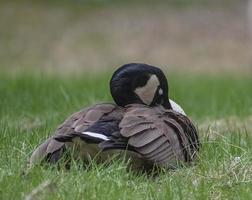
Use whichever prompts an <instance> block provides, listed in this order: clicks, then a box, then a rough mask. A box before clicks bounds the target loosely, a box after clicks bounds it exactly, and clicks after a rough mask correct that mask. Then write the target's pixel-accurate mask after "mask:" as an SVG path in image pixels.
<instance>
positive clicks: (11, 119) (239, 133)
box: [0, 74, 252, 199]
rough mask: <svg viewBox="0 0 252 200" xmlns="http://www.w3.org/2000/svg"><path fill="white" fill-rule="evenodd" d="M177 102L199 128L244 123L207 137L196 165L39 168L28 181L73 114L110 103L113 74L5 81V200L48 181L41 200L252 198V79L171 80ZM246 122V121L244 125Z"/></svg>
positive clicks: (1, 194) (1, 139)
mask: <svg viewBox="0 0 252 200" xmlns="http://www.w3.org/2000/svg"><path fill="white" fill-rule="evenodd" d="M168 78H169V84H170V93H171V97H172V99H174V100H175V101H177V102H179V104H181V105H183V107H184V109H185V110H186V112H187V113H188V115H189V116H191V117H192V118H193V119H194V121H195V122H196V124H198V125H200V124H201V123H204V122H205V121H206V120H210V121H214V120H215V119H227V118H229V117H230V116H235V117H236V118H237V119H239V120H240V121H241V122H242V123H241V125H240V126H238V125H237V126H236V125H232V126H230V127H227V128H226V129H223V130H217V133H215V134H214V135H212V134H213V132H211V130H210V128H209V129H207V130H201V131H200V137H201V142H202V149H201V151H200V155H199V161H198V162H197V164H196V165H195V166H191V167H187V168H182V169H178V170H174V171H163V172H162V173H161V174H160V175H159V176H157V177H155V178H151V177H148V176H146V175H144V174H142V175H135V174H133V173H132V172H128V171H127V170H126V166H125V164H124V163H122V162H120V161H115V162H114V163H112V164H111V165H109V166H103V165H97V164H95V163H93V164H92V165H91V166H89V167H87V168H85V169H83V168H80V167H79V165H80V164H79V163H74V164H73V166H72V169H71V171H67V172H66V171H64V170H56V169H53V168H50V167H49V168H48V167H47V168H45V167H39V166H38V167H35V168H33V169H32V170H31V171H30V172H29V173H28V174H26V175H22V173H23V171H24V170H25V168H26V161H27V159H28V158H29V155H30V153H31V152H32V151H33V150H34V148H35V147H36V145H37V144H38V143H40V142H42V141H43V140H44V139H45V138H47V137H48V135H50V133H52V132H53V130H55V128H56V127H57V125H58V124H59V123H61V122H62V121H63V120H64V119H65V118H66V117H67V116H68V115H69V114H71V113H73V112H74V111H77V110H79V109H80V108H82V107H84V106H87V105H91V104H94V103H97V102H104V101H105V102H109V101H111V97H110V95H109V90H108V87H107V85H108V80H109V75H108V74H100V75H87V74H82V75H79V76H75V77H70V76H69V77H56V76H54V75H50V76H42V75H41V76H39V75H34V74H30V75H29V74H19V75H16V76H10V75H6V74H1V75H0V100H1V101H0V127H1V129H0V130H1V134H0V154H1V158H0V199H24V198H25V197H26V196H27V195H28V194H29V193H30V192H31V191H32V190H33V189H34V188H36V187H37V186H39V185H40V184H42V183H45V182H46V181H49V185H48V186H45V187H44V188H42V192H41V194H40V196H36V198H37V199H252V135H251V132H250V130H251V124H247V125H245V121H246V120H247V119H248V118H249V117H251V114H252V105H251V102H252V94H251V89H252V80H251V78H249V77H247V78H244V77H233V76H218V77H214V76H203V77H202V76H199V75H186V76H182V75H179V74H170V75H168ZM243 122H244V123H243Z"/></svg>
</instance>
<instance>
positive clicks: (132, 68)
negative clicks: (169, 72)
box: [30, 63, 199, 169]
mask: <svg viewBox="0 0 252 200" xmlns="http://www.w3.org/2000/svg"><path fill="white" fill-rule="evenodd" d="M110 89H111V94H112V97H113V99H114V100H115V102H116V103H117V105H116V104H97V105H94V106H92V107H89V108H86V109H83V110H81V111H79V112H77V113H75V114H73V115H72V116H70V117H69V118H68V119H67V120H66V121H65V122H64V123H63V124H62V125H60V126H59V127H58V129H57V130H56V131H55V133H54V135H53V136H51V137H50V138H49V139H47V140H46V141H45V142H44V143H42V144H41V145H40V146H39V147H38V148H37V149H36V150H35V151H34V152H33V154H32V156H31V158H30V163H31V165H34V164H36V163H40V162H41V161H42V160H44V161H47V162H49V163H56V162H57V161H58V160H59V159H61V158H62V157H63V155H64V152H65V151H66V150H68V149H72V148H73V149H74V157H76V158H78V159H82V160H84V161H86V162H89V161H90V159H95V160H96V161H101V162H104V161H107V160H109V159H110V158H111V157H113V155H116V154H118V153H119V154H120V155H121V153H122V154H123V155H125V156H126V158H130V159H131V164H132V166H133V168H135V169H139V168H140V169H143V168H149V167H151V168H152V167H153V166H154V165H157V166H161V167H166V168H174V167H177V166H178V165H179V163H181V162H182V163H190V162H191V161H193V160H194V159H195V158H196V154H197V152H198V150H199V140H198V135H197V130H196V128H195V126H194V125H193V123H192V122H191V121H190V120H189V118H188V117H187V116H186V115H185V113H184V111H183V109H182V108H181V107H180V106H179V105H177V104H176V103H175V102H173V101H171V100H170V99H169V98H168V82H167V80H166V77H165V75H164V74H163V72H162V71H161V70H160V69H159V68H156V67H153V66H149V65H146V64H139V63H132V64H127V65H124V66H122V67H121V68H119V69H118V70H117V71H116V72H115V73H114V74H113V76H112V79H111V81H110ZM150 90H152V91H150ZM175 110H176V111H175Z"/></svg>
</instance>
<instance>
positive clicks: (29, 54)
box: [0, 0, 252, 75]
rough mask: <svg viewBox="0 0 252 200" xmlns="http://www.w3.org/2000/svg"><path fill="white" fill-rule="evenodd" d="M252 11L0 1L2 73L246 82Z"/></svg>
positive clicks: (170, 4) (173, 0)
mask: <svg viewBox="0 0 252 200" xmlns="http://www.w3.org/2000/svg"><path fill="white" fill-rule="evenodd" d="M249 10H250V9H249V0H240V1H237V0H191V1H189V0H187V1H186V0H170V1H164V0H156V1H151V0H147V1H143V0H138V1H133V0H130V1H122V0H72V1H70V0H61V1H59V0H55V1H49V0H45V1H39V0H35V1H31V0H28V1H21V0H20V1H18V0H13V1H0V72H6V71H7V72H11V73H13V72H19V71H26V70H29V71H35V72H45V73H55V72H56V73H63V74H69V73H70V74H72V73H80V72H86V71H88V72H97V71H99V72H100V71H107V70H108V69H111V70H112V69H115V68H117V67H118V66H120V65H122V64H124V63H128V62H145V63H149V64H153V65H157V66H160V67H161V68H162V69H164V70H167V71H183V72H186V73H187V72H188V71H189V72H192V73H195V72H197V73H198V72H200V73H220V72H225V73H233V74H236V75H237V74H246V75H248V74H252V73H251V72H252V67H251V66H252V59H251V40H250V33H249V30H250V28H249V27H250V19H249V16H250V14H249V13H250V11H249ZM251 10H252V9H251ZM251 17H252V15H251Z"/></svg>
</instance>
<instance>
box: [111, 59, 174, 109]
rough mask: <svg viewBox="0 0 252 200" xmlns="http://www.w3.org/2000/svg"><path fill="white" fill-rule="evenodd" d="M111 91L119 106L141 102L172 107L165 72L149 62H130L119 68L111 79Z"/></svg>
mask: <svg viewBox="0 0 252 200" xmlns="http://www.w3.org/2000/svg"><path fill="white" fill-rule="evenodd" d="M110 92H111V95H112V97H113V99H114V101H115V102H116V104H117V105H119V106H126V105H128V104H132V103H140V104H146V105H149V106H155V105H163V106H164V107H165V108H167V109H170V108H171V105H170V103H169V100H168V82H167V79H166V77H165V75H164V73H163V72H162V71H161V70H160V69H159V68H157V67H154V66H150V65H147V64H142V63H130V64H126V65H123V66H121V67H120V68H119V69H117V70H116V71H115V72H114V74H113V76H112V78H111V80H110Z"/></svg>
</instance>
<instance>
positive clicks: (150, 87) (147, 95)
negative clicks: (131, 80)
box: [134, 75, 163, 105]
mask: <svg viewBox="0 0 252 200" xmlns="http://www.w3.org/2000/svg"><path fill="white" fill-rule="evenodd" d="M159 85H160V82H159V80H158V78H157V76H156V75H151V76H150V78H149V80H148V81H147V83H146V85H144V86H143V87H139V88H136V89H135V91H134V92H135V93H136V94H137V95H138V97H139V98H140V99H141V100H142V101H143V102H144V103H145V104H147V105H150V104H151V102H152V101H153V98H154V96H155V93H156V90H157V88H158V86H159ZM162 92H163V91H162Z"/></svg>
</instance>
